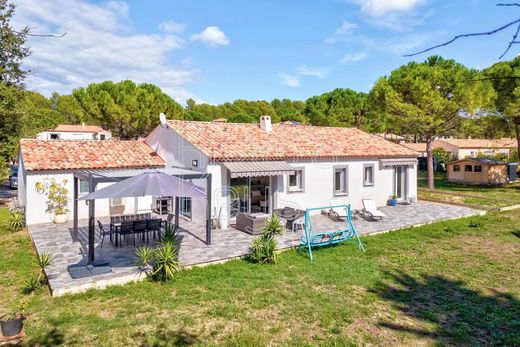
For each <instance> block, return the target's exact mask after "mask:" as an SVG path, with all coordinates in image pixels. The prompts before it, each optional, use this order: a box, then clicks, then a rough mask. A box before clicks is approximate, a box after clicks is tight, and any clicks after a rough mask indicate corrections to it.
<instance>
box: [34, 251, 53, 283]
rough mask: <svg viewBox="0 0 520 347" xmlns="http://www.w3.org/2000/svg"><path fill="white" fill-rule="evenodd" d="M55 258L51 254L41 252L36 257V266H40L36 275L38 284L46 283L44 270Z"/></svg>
mask: <svg viewBox="0 0 520 347" xmlns="http://www.w3.org/2000/svg"><path fill="white" fill-rule="evenodd" d="M55 258H56V257H55V256H54V254H53V253H52V252H42V254H40V256H39V257H38V265H39V266H40V274H39V275H38V282H40V283H42V284H43V283H46V282H47V276H46V275H45V269H46V268H48V267H49V266H51V265H52V264H53V263H54V260H55Z"/></svg>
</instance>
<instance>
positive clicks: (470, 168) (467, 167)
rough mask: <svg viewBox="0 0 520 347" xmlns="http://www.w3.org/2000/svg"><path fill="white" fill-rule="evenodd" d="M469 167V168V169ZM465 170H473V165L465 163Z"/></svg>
mask: <svg viewBox="0 0 520 347" xmlns="http://www.w3.org/2000/svg"><path fill="white" fill-rule="evenodd" d="M468 169H469V170H468ZM464 172H473V165H471V164H465V165H464Z"/></svg>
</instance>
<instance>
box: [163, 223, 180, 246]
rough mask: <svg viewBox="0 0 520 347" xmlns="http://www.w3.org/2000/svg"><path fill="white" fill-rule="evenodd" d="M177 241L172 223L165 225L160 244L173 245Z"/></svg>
mask: <svg viewBox="0 0 520 347" xmlns="http://www.w3.org/2000/svg"><path fill="white" fill-rule="evenodd" d="M176 241H177V227H176V226H175V225H173V224H172V223H167V224H166V227H165V228H164V235H163V238H162V240H161V243H163V244H164V243H168V242H172V243H175V242H176Z"/></svg>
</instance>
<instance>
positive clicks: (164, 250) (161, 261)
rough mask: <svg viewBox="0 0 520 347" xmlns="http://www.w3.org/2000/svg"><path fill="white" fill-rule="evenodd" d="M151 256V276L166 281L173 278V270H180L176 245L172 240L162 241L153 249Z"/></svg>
mask: <svg viewBox="0 0 520 347" xmlns="http://www.w3.org/2000/svg"><path fill="white" fill-rule="evenodd" d="M153 258H154V270H153V272H152V277H156V278H158V279H160V280H161V281H168V280H170V279H172V278H173V276H174V274H175V272H177V271H179V270H180V267H179V262H178V253H177V247H176V246H175V243H174V242H163V244H162V246H161V247H159V248H156V249H155V250H154V254H153Z"/></svg>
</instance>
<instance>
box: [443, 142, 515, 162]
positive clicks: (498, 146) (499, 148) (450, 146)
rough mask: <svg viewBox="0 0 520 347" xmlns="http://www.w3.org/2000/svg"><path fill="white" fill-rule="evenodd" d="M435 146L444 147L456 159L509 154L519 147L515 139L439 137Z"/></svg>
mask: <svg viewBox="0 0 520 347" xmlns="http://www.w3.org/2000/svg"><path fill="white" fill-rule="evenodd" d="M433 147H434V148H435V147H440V148H444V149H445V150H446V151H449V152H451V153H452V155H453V158H454V159H464V158H475V157H477V156H494V155H497V154H505V155H509V153H510V151H511V149H513V148H516V147H517V143H516V140H515V139H508V138H504V139H437V140H435V141H433Z"/></svg>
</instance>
